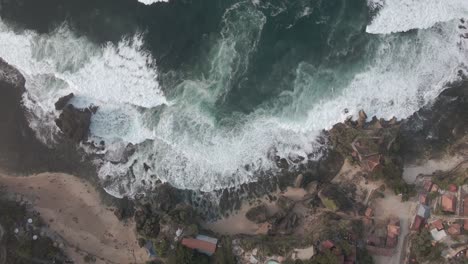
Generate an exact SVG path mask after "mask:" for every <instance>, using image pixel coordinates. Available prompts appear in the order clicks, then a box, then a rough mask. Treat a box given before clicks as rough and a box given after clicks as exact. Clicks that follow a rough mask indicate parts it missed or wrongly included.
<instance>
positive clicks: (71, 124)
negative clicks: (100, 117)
mask: <svg viewBox="0 0 468 264" xmlns="http://www.w3.org/2000/svg"><path fill="white" fill-rule="evenodd" d="M91 115H92V112H91V110H90V109H88V108H86V109H78V108H75V107H74V106H73V105H71V104H70V105H67V106H66V107H65V108H64V109H63V111H62V113H61V114H60V116H59V118H58V119H56V120H55V123H56V124H57V126H58V127H59V128H60V130H61V131H62V133H63V134H64V135H65V136H66V137H67V138H69V139H71V140H72V141H74V142H76V143H78V142H80V141H82V140H84V139H86V138H87V137H88V132H89V126H90V124H91Z"/></svg>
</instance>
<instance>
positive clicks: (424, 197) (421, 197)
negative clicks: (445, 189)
mask: <svg viewBox="0 0 468 264" xmlns="http://www.w3.org/2000/svg"><path fill="white" fill-rule="evenodd" d="M419 203H420V204H422V205H427V203H428V199H427V194H421V195H419Z"/></svg>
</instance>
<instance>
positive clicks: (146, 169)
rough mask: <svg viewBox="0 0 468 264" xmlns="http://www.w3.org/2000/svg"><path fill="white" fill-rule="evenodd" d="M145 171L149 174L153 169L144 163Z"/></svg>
mask: <svg viewBox="0 0 468 264" xmlns="http://www.w3.org/2000/svg"><path fill="white" fill-rule="evenodd" d="M143 169H145V171H146V172H148V171H149V170H150V169H151V167H150V166H149V165H148V164H146V163H144V162H143Z"/></svg>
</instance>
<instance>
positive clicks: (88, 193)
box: [0, 173, 147, 263]
mask: <svg viewBox="0 0 468 264" xmlns="http://www.w3.org/2000/svg"><path fill="white" fill-rule="evenodd" d="M0 186H5V187H6V189H7V190H8V191H11V192H12V193H17V194H19V195H22V196H23V197H24V198H26V199H27V200H29V201H30V202H32V203H33V205H34V207H35V209H36V210H37V211H38V212H39V213H40V214H41V216H42V218H43V219H44V221H45V222H46V223H48V224H49V226H50V229H51V230H52V231H54V232H56V233H57V234H58V235H59V236H60V237H62V238H63V239H64V240H65V250H66V252H67V254H68V255H69V256H70V257H71V258H72V259H73V260H74V261H75V263H84V261H83V257H84V255H85V254H86V253H89V254H91V255H94V256H96V258H97V259H98V261H97V262H96V263H144V262H145V261H146V260H147V254H146V252H145V250H144V249H141V248H140V247H139V246H138V244H137V238H136V235H135V233H134V230H135V228H134V223H133V222H131V223H128V224H124V223H123V222H121V221H119V220H118V219H117V217H116V216H115V215H114V214H113V212H112V210H111V209H110V208H108V207H105V206H104V205H103V204H102V203H101V200H100V197H99V194H98V193H97V191H96V190H95V189H94V188H93V187H92V186H91V185H90V184H88V183H86V182H84V180H82V179H79V178H77V177H74V176H71V175H66V174H51V173H44V174H38V175H33V176H29V177H11V176H5V175H1V174H0Z"/></svg>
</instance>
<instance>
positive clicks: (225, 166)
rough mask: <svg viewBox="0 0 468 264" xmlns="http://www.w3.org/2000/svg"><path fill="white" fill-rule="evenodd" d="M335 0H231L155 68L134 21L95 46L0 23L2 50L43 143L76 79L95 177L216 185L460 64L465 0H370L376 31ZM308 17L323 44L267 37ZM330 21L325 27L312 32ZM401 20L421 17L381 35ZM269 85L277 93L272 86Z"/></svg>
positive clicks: (398, 110)
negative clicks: (133, 31)
mask: <svg viewBox="0 0 468 264" xmlns="http://www.w3.org/2000/svg"><path fill="white" fill-rule="evenodd" d="M140 2H145V1H140ZM151 2H153V1H147V2H145V3H146V4H151ZM335 2H337V3H339V4H340V5H339V10H338V12H337V14H338V15H339V16H340V17H339V18H338V19H337V20H336V21H333V20H331V18H330V17H331V16H327V14H321V13H318V14H317V12H326V7H321V6H320V7H315V6H308V5H309V2H306V1H301V3H299V4H297V5H296V7H297V8H298V9H299V10H297V12H295V13H294V14H293V16H292V18H288V17H286V16H287V15H290V14H288V12H285V10H287V9H288V8H290V7H289V6H288V5H286V4H284V3H281V5H280V6H274V3H270V2H268V3H264V1H254V2H253V3H251V2H249V1H245V2H239V3H235V4H234V5H232V6H231V7H229V8H227V9H226V10H225V12H224V15H223V16H222V18H221V23H220V31H219V32H218V33H219V34H217V35H216V37H212V38H207V39H209V40H210V41H207V42H208V43H209V44H207V46H206V47H205V46H204V47H205V48H206V52H204V53H203V55H204V56H200V58H199V61H197V63H196V64H195V65H190V67H187V66H186V65H185V66H186V67H184V69H180V70H173V69H171V70H164V69H161V68H159V67H157V65H156V62H155V60H154V59H153V57H152V55H151V53H150V52H149V51H147V50H145V49H144V48H143V46H144V39H145V38H144V36H142V35H141V34H137V35H135V36H133V37H129V38H124V39H122V40H121V41H120V42H119V43H117V44H111V43H109V44H106V45H104V46H99V45H96V44H93V43H92V42H90V41H89V40H88V39H87V38H86V37H78V36H77V35H75V34H74V33H73V32H72V31H71V30H70V29H69V28H68V27H67V26H66V25H64V26H61V27H59V28H58V29H56V30H55V31H53V32H51V33H50V34H38V33H35V32H32V31H23V32H17V31H13V30H12V29H11V28H10V27H9V26H8V25H6V24H5V23H3V22H0V57H3V58H4V59H5V60H7V61H8V62H9V63H11V64H13V65H15V66H16V67H18V69H20V71H21V72H22V73H23V74H24V75H25V77H26V79H27V83H26V89H27V93H26V94H25V96H24V104H25V106H26V107H27V108H28V109H29V110H30V112H31V115H32V116H31V118H30V125H31V127H32V128H33V129H34V130H35V131H36V133H37V135H38V137H40V138H41V139H42V140H43V141H44V142H53V136H54V135H55V134H56V133H57V131H56V128H55V125H54V122H53V120H54V119H55V118H56V116H57V115H58V112H56V111H55V109H54V103H55V102H56V101H57V99H58V98H60V97H61V96H63V95H66V94H68V93H70V92H73V93H74V94H75V95H76V97H75V98H74V99H73V101H72V103H73V104H75V105H77V106H81V107H86V106H88V105H89V104H94V105H97V106H99V110H98V111H97V113H96V114H95V115H94V116H93V118H92V124H91V137H90V141H91V140H92V141H94V142H99V141H101V140H104V141H105V142H106V148H105V150H103V151H102V152H100V153H101V154H103V160H102V161H101V163H100V169H99V177H100V178H101V179H102V180H103V181H104V183H105V188H106V190H107V191H108V192H109V193H111V194H112V195H115V196H118V197H121V196H124V195H130V196H132V195H135V194H137V193H139V192H142V191H144V190H147V189H151V187H152V186H153V185H154V184H155V183H156V181H157V180H160V181H163V182H169V183H171V184H172V185H174V186H175V187H178V188H185V189H194V190H202V191H212V190H216V189H220V188H226V187H233V186H238V185H240V184H242V183H245V182H249V181H255V180H256V179H257V177H258V176H257V175H258V174H259V173H260V172H262V171H275V170H277V169H278V168H277V167H276V163H275V161H274V158H273V157H274V156H280V157H285V158H287V159H288V160H289V161H292V160H295V159H297V158H298V157H299V156H300V157H305V158H306V159H305V161H304V162H306V161H307V159H317V158H318V157H319V155H320V154H319V153H318V152H317V150H318V149H319V148H320V146H321V144H320V143H318V142H317V141H316V139H317V136H318V135H319V134H320V131H321V130H322V129H326V128H330V127H331V126H332V125H333V124H335V123H336V122H339V121H342V120H344V119H345V118H346V117H348V116H349V115H356V114H357V112H358V111H359V110H360V109H365V110H366V112H367V113H368V114H369V115H378V116H380V117H384V118H390V117H393V116H395V117H398V118H404V117H407V116H409V115H411V114H412V113H413V112H414V111H416V110H417V109H419V108H420V107H422V106H423V105H425V104H427V103H430V102H431V101H432V100H433V99H434V98H435V97H436V96H437V95H438V94H439V93H440V92H441V91H442V90H443V89H444V87H445V85H446V84H447V83H448V82H451V81H453V80H455V79H457V78H459V77H458V76H459V75H458V71H459V70H463V71H466V62H467V61H468V60H467V59H468V55H467V43H466V42H465V41H464V39H463V38H461V37H460V34H462V33H463V32H461V30H462V29H461V28H459V27H458V22H457V21H454V20H453V19H454V18H456V17H458V16H462V15H466V13H467V12H466V9H463V8H465V7H466V4H463V3H464V2H461V1H451V4H448V5H447V6H445V8H439V7H440V6H439V5H437V1H433V5H431V3H432V2H431V1H427V2H428V4H426V6H421V4H420V3H419V2H417V1H414V2H410V3H408V2H406V3H407V6H405V8H406V9H402V13H400V14H399V16H398V18H400V19H398V20H393V19H389V18H386V17H387V16H392V14H393V15H394V16H395V17H396V15H395V14H394V12H395V9H394V8H399V6H398V5H399V4H398V3H399V2H398V1H393V2H391V1H387V2H385V3H384V2H382V1H372V2H369V5H370V7H371V8H375V9H376V10H378V13H377V15H376V16H375V17H374V19H373V21H372V23H371V24H370V25H368V27H367V32H370V33H380V34H376V35H374V34H366V33H365V32H364V30H365V25H364V27H360V26H357V27H356V28H352V29H350V28H348V27H347V26H348V24H349V23H348V22H347V21H346V19H344V18H343V16H345V15H346V14H345V13H346V12H345V10H346V8H351V7H350V6H348V5H347V3H346V1H339V0H337V1H335ZM293 4H296V2H294V3H293ZM324 5H326V4H324ZM417 8H422V9H420V10H423V11H424V12H423V13H421V14H426V15H427V14H431V16H429V17H430V19H429V18H428V19H427V20H425V18H421V19H419V20H418V19H417V18H414V17H411V16H409V15H408V14H406V13H408V12H411V11H412V10H416V9H417ZM455 8H456V9H457V10H455V11H456V12H457V13H453V12H454V11H453V10H454V9H455ZM279 10H280V11H279ZM405 12H406V13H405ZM431 12H432V13H431ZM447 14H449V15H447ZM348 15H349V14H348ZM347 17H348V18H349V17H350V16H347ZM448 17H451V18H450V19H448ZM281 19H283V20H281ZM411 19H413V20H411ZM402 20H407V21H406V22H405V23H408V25H409V26H406V25H405V24H404V23H402V22H401V21H402ZM410 20H411V21H410ZM417 20H418V21H419V24H417V23H416V22H415V21H417ZM429 20H430V21H429ZM276 21H279V22H277V24H273V23H276ZM304 21H309V22H310V25H313V27H314V30H316V32H319V34H318V35H319V36H322V35H326V37H325V39H324V40H323V46H326V48H323V50H321V52H322V53H326V54H325V55H324V54H320V56H322V55H323V56H322V57H320V56H317V55H316V54H313V53H312V52H310V51H309V49H310V50H313V49H316V48H317V47H316V46H314V47H312V45H314V44H315V43H314V42H307V43H308V44H309V45H311V47H307V48H308V49H303V47H297V46H292V47H289V46H288V45H292V44H290V43H288V39H279V40H272V39H273V38H274V35H273V37H272V33H271V32H272V31H274V30H275V29H276V28H281V30H284V31H281V33H282V34H279V35H280V37H283V36H284V35H288V34H289V36H290V35H292V37H291V38H292V39H293V40H294V41H295V42H300V41H303V39H301V38H302V37H303V36H304V35H306V34H307V33H308V31H305V29H304V28H303V27H302V28H301V26H303V25H304V24H303V23H304ZM384 21H385V23H384ZM439 22H440V23H439ZM328 24H331V25H332V27H331V31H332V32H331V33H329V32H326V33H327V34H325V33H323V32H322V31H320V30H322V26H323V25H328ZM340 27H343V28H340ZM411 28H418V30H415V31H413V32H410V33H406V34H400V33H396V34H390V33H392V32H400V31H406V30H408V29H411ZM327 29H328V28H327ZM311 30H312V29H311ZM293 33H294V34H297V35H293ZM311 33H312V32H311ZM383 33H384V34H383ZM387 33H388V34H387ZM304 38H306V37H304ZM356 39H357V40H358V41H356ZM268 41H271V42H272V43H269V42H268ZM307 41H309V40H308V39H307ZM314 41H315V39H314ZM317 41H319V40H317ZM269 45H270V46H269ZM320 48H322V47H320ZM265 50H268V51H273V52H272V53H270V54H273V55H277V54H279V55H277V56H278V57H279V59H278V60H277V61H274V63H273V64H274V65H273V66H272V67H271V70H272V72H271V73H269V74H267V75H268V77H267V78H271V79H273V80H277V81H272V82H267V81H265V82H262V81H258V82H253V83H254V84H255V85H251V86H248V85H246V84H247V83H249V82H251V81H252V80H253V79H254V80H256V79H257V78H260V76H261V75H260V74H257V72H256V70H258V67H259V66H258V65H262V64H261V63H258V60H259V58H260V57H262V55H263V52H266V51H265ZM284 50H288V51H289V53H286V52H285V53H282V52H283V51H284ZM300 52H303V53H300ZM298 53H299V55H297V54H298ZM311 54H312V55H311ZM288 56H296V57H298V58H299V59H298V60H297V61H293V60H292V59H290V58H289V57H288ZM317 57H318V58H319V59H317ZM291 61H292V62H291ZM317 61H319V62H317ZM187 68H189V69H188V70H187ZM279 73H285V74H284V76H283V75H279ZM277 75H279V76H277ZM269 80H270V79H269ZM265 83H266V84H265ZM160 84H161V86H164V93H163V90H162V87H161V86H160ZM257 84H261V85H257ZM245 87H248V89H244V88H245ZM278 87H284V88H281V89H279V88H278ZM243 89H244V90H243ZM275 90H280V92H279V93H277V94H275V93H273V92H271V91H275ZM268 92H271V93H270V94H272V96H271V98H270V99H269V100H263V101H262V100H257V101H261V102H260V103H258V104H256V105H255V107H253V108H252V109H253V110H249V111H241V110H239V109H241V108H242V107H239V108H233V107H231V106H232V104H233V102H234V103H236V104H237V105H236V106H239V105H240V106H244V105H247V104H249V103H250V101H249V102H247V101H248V100H253V101H255V100H254V99H257V98H256V97H262V96H263V95H264V94H268ZM233 98H234V99H233ZM245 108H247V107H245ZM345 108H346V109H348V111H347V112H346V113H345V111H343V110H344V109H345ZM127 143H133V144H134V148H135V152H134V153H133V154H132V155H131V156H130V157H128V161H126V162H120V163H118V162H116V161H118V160H119V158H120V157H121V156H122V155H123V153H124V149H125V148H126V146H127Z"/></svg>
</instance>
